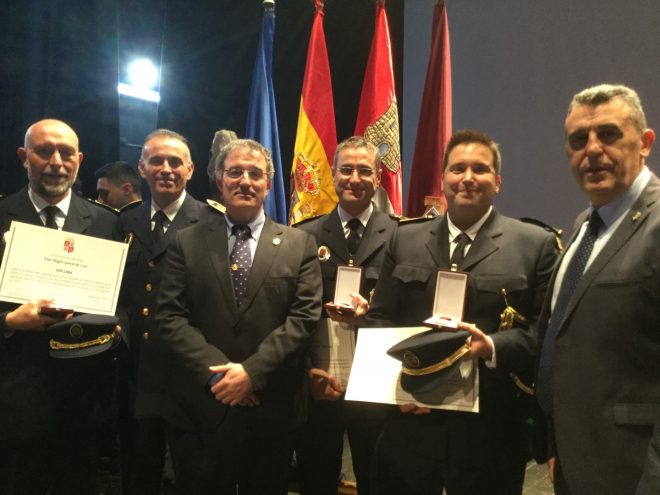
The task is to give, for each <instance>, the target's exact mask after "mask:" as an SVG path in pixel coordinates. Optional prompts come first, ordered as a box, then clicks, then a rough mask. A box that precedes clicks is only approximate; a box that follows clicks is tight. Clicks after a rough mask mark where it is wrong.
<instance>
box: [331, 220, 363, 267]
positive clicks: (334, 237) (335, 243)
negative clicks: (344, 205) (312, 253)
mask: <svg viewBox="0 0 660 495" xmlns="http://www.w3.org/2000/svg"><path fill="white" fill-rule="evenodd" d="M322 230H323V231H322V235H321V242H322V244H325V245H326V246H328V247H329V248H330V251H332V252H333V253H334V255H335V256H336V257H337V258H339V260H340V261H341V263H344V264H346V263H348V258H349V254H348V244H347V243H346V237H345V236H344V228H343V227H342V225H341V220H340V219H339V213H338V212H337V208H335V209H334V210H333V211H332V213H330V215H328V217H327V218H326V219H325V222H323V226H322ZM360 247H362V246H360ZM341 263H338V264H341Z"/></svg>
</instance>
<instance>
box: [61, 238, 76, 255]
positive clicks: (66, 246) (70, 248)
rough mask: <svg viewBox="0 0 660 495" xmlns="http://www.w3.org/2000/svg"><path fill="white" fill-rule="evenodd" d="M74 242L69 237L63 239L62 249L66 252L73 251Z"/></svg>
mask: <svg viewBox="0 0 660 495" xmlns="http://www.w3.org/2000/svg"><path fill="white" fill-rule="evenodd" d="M74 244H75V242H74V240H73V239H71V238H67V239H65V240H64V251H66V252H67V253H73V249H74Z"/></svg>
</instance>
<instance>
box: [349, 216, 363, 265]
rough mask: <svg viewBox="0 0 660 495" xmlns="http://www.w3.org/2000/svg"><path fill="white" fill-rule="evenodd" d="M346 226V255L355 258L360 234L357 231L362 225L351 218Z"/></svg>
mask: <svg viewBox="0 0 660 495" xmlns="http://www.w3.org/2000/svg"><path fill="white" fill-rule="evenodd" d="M346 226H347V227H348V228H349V230H350V232H349V233H348V237H347V238H346V241H347V243H348V253H349V254H350V255H351V256H355V254H356V253H357V251H358V248H359V247H360V238H361V237H360V234H359V233H358V229H359V228H360V227H361V226H362V223H361V222H360V221H359V220H358V219H357V218H351V219H350V220H349V221H348V223H347V224H346Z"/></svg>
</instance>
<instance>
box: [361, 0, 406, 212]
mask: <svg viewBox="0 0 660 495" xmlns="http://www.w3.org/2000/svg"><path fill="white" fill-rule="evenodd" d="M355 134H356V135H361V136H362V135H363V136H364V137H365V139H367V140H368V141H369V142H371V143H373V144H375V145H376V146H377V147H378V148H379V149H380V152H381V157H382V160H383V161H382V164H381V179H380V185H381V189H382V190H383V191H384V192H385V193H387V197H384V196H385V194H383V195H382V196H383V198H379V197H378V196H376V197H375V198H374V200H375V202H376V204H377V205H378V207H379V208H380V209H381V210H382V211H385V212H389V213H394V214H396V215H399V216H400V215H401V203H402V198H401V146H400V144H399V111H398V109H397V105H396V91H395V89H394V69H393V65H392V49H391V43H390V28H389V25H388V23H387V15H386V14H385V0H377V2H376V29H375V31H374V37H373V41H372V42H371V51H370V52H369V60H368V61H367V69H366V72H365V75H364V82H363V83H362V94H361V96H360V108H359V110H358V116H357V122H356V123H355Z"/></svg>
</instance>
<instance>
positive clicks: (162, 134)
mask: <svg viewBox="0 0 660 495" xmlns="http://www.w3.org/2000/svg"><path fill="white" fill-rule="evenodd" d="M155 138H160V139H176V140H177V141H181V142H182V143H183V144H184V145H185V146H186V150H187V151H188V160H189V161H188V163H187V165H190V163H192V156H191V155H190V148H189V147H188V140H187V139H186V138H185V137H183V136H182V135H181V134H179V133H178V132H175V131H172V130H170V129H156V130H155V131H153V132H150V133H149V134H147V137H146V138H144V143H143V144H142V151H141V152H140V160H144V157H145V155H146V153H147V143H148V142H149V141H151V140H152V139H155Z"/></svg>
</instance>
